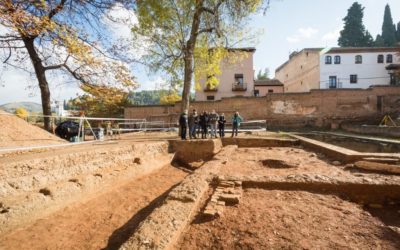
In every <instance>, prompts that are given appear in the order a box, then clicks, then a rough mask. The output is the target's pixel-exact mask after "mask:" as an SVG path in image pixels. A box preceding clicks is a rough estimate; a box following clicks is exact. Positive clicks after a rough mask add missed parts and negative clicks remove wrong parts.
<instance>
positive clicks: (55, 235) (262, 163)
mask: <svg viewBox="0 0 400 250" xmlns="http://www.w3.org/2000/svg"><path fill="white" fill-rule="evenodd" d="M319 153H320V152H318V151H308V150H306V149H303V148H302V146H301V145H299V141H298V140H291V139H289V140H285V139H258V138H249V139H247V138H238V139H237V138H234V139H231V138H227V139H223V140H217V139H216V140H198V141H178V140H171V141H169V142H160V143H156V142H154V143H153V142H146V143H142V144H135V145H131V144H129V145H115V146H107V147H101V148H97V149H91V150H89V151H85V152H79V151H74V152H64V153H62V154H58V155H56V156H55V154H54V153H52V154H47V155H46V154H45V155H43V154H42V155H40V157H38V158H37V159H34V160H32V159H30V160H27V159H24V158H23V157H22V158H21V159H13V161H10V163H8V165H7V167H3V166H2V167H1V171H2V173H4V174H5V176H8V178H4V179H0V195H1V196H0V202H1V204H0V205H1V206H0V209H1V211H5V212H4V213H3V212H1V213H0V222H1V223H2V225H4V226H3V227H2V230H3V231H2V233H1V234H0V248H5V249H21V248H29V249H43V248H48V249H59V248H68V249H99V248H101V249H118V248H122V249H137V248H139V247H142V248H143V249H151V248H154V247H155V248H160V249H165V248H169V247H175V248H182V249H189V248H190V241H193V242H194V244H195V246H198V247H210V246H211V245H213V246H214V245H215V246H224V244H228V242H224V241H223V240H220V239H230V237H231V236H229V237H228V236H227V235H224V233H223V232H222V228H223V227H224V226H226V227H228V228H232V230H233V231H235V234H236V231H237V232H239V235H241V236H240V237H239V236H232V237H234V238H232V242H236V241H238V240H239V243H238V245H237V246H238V247H242V248H243V247H250V248H260V247H268V246H272V247H277V246H285V245H287V246H290V245H291V244H292V243H293V242H291V241H279V240H278V238H272V241H273V242H274V244H272V245H268V244H269V242H265V241H264V240H262V239H263V237H264V238H265V237H267V238H268V237H270V232H271V231H270V230H267V231H265V230H261V231H260V234H259V235H258V236H257V237H255V238H254V235H253V234H256V231H257V228H258V227H262V226H263V225H261V224H259V225H258V224H257V223H255V224H254V226H253V227H250V226H249V223H248V222H247V220H248V221H250V222H252V221H253V220H255V219H256V218H255V217H254V216H256V217H257V216H263V215H262V214H263V213H264V214H265V213H267V214H268V213H271V211H274V210H273V209H272V210H271V211H270V210H269V209H267V208H265V207H264V208H263V206H264V205H265V204H263V202H267V201H269V202H274V201H275V200H276V197H281V196H282V197H286V198H285V199H282V200H279V199H278V200H279V202H280V203H279V204H278V203H277V207H281V208H283V210H282V211H281V214H282V215H281V216H284V215H285V214H292V213H293V211H292V210H291V209H287V210H285V209H284V207H285V206H288V204H295V205H296V204H297V205H298V206H303V205H304V204H303V203H302V202H301V201H302V200H303V199H305V198H307V199H308V200H309V201H310V204H314V206H315V207H318V206H322V205H321V203H324V204H325V205H326V206H332V207H334V208H332V207H331V208H326V209H325V210H324V209H322V208H324V207H321V209H322V210H323V211H324V213H322V212H321V214H318V209H316V210H315V211H314V210H313V211H311V210H307V209H311V207H312V206H311V205H310V206H309V208H305V209H304V211H303V212H304V214H307V213H317V215H318V216H319V217H318V216H317V217H318V218H325V217H326V216H327V215H329V213H331V212H332V211H331V210H329V209H333V210H335V208H337V207H340V204H342V203H343V202H345V203H346V202H348V203H346V204H347V205H346V206H348V208H349V209H350V210H351V211H355V212H354V213H355V217H354V218H356V217H357V214H358V215H360V216H361V215H362V211H366V210H364V208H365V207H368V208H370V209H376V208H377V207H379V208H380V209H381V210H380V211H375V216H376V217H377V218H378V219H376V220H375V219H371V217H370V215H371V214H372V211H371V214H369V213H368V214H369V215H366V214H365V215H363V216H365V219H367V221H368V223H369V224H368V226H367V227H368V230H367V231H363V229H360V230H361V231H357V230H358V229H357V230H355V231H353V233H375V234H379V232H378V231H376V230H377V226H376V225H378V224H379V223H382V225H385V226H386V225H387V221H388V219H387V220H386V221H385V222H382V221H384V220H383V219H382V220H381V217H382V218H384V216H383V215H382V211H392V210H393V211H396V210H395V209H396V207H397V206H398V205H399V201H400V184H399V183H400V176H395V175H381V174H378V173H363V172H357V171H356V172H354V171H349V170H348V169H346V168H345V167H344V166H343V165H339V166H337V165H332V164H331V158H325V157H324V156H323V155H322V154H319ZM185 168H186V169H190V171H186V170H185ZM46 176H47V177H46ZM49 176H51V177H52V178H49ZM6 179H7V181H5V180H6ZM220 179H223V180H227V181H229V180H232V181H237V182H238V183H240V188H241V191H240V192H239V193H241V194H243V195H242V197H243V198H241V201H240V202H239V203H238V204H235V201H236V200H235V197H232V195H231V196H229V195H230V194H229V195H227V196H224V197H222V198H221V199H225V200H224V201H225V202H226V204H231V205H232V204H233V206H229V207H228V206H227V207H226V208H224V209H225V210H224V211H226V212H222V216H216V217H215V218H212V220H209V221H202V219H201V218H202V216H203V213H204V211H205V208H206V207H207V203H208V202H210V201H211V200H212V195H213V193H214V191H215V190H216V188H217V187H215V185H216V184H215V183H218V180H220ZM32 180H34V181H32ZM35 180H36V181H35ZM224 185H227V184H224ZM219 190H223V188H221V187H220V188H219ZM221 192H222V191H221ZM235 192H236V191H235ZM235 192H233V194H235ZM236 193H237V192H236ZM253 193H254V194H255V195H256V196H260V198H262V199H264V200H263V201H257V200H254V199H252V198H251V197H252V194H253ZM292 194H293V195H294V196H295V197H297V198H298V199H297V200H296V199H295V200H291V198H290V196H291V195H292ZM220 196H221V195H219V196H218V197H217V200H218V199H220V198H219V197H220ZM23 197H28V199H23ZM263 197H264V198H263ZM335 197H336V198H335ZM230 201H234V202H233V203H230ZM242 201H244V202H242ZM322 201H323V202H322ZM277 202H278V201H277ZM267 203H268V202H267ZM267 203H266V204H267ZM220 204H222V203H221V202H220ZM252 204H254V205H255V207H257V206H259V207H260V211H259V212H258V213H256V212H254V216H252V215H251V214H252V212H249V214H246V212H245V211H246V210H247V209H249V211H252V209H250V208H249V207H251V206H252ZM352 204H353V205H352ZM325 205H324V206H325ZM388 207H390V209H392V210H390V209H389V208H388ZM274 209H277V208H274ZM360 211H361V212H360ZM343 213H344V214H342V215H343V216H346V213H347V212H343ZM365 213H367V212H365ZM250 215H251V216H250ZM381 215H382V216H381ZM249 216H250V217H249ZM391 216H392V215H391V214H390V213H389V212H388V213H386V217H388V218H391ZM247 217H249V218H247ZM291 217H292V218H293V220H297V221H298V223H299V224H303V225H306V224H307V223H310V222H309V221H307V220H303V219H304V218H303V217H301V215H299V214H296V215H293V216H291ZM199 218H200V220H199ZM241 218H243V220H245V219H246V223H243V221H240V222H235V223H236V224H237V225H240V228H235V227H234V224H232V222H233V221H234V220H236V219H239V220H242V219H241ZM352 218H353V217H352ZM275 219H276V220H280V217H275ZM260 221H262V220H260ZM327 221H328V222H329V223H331V224H332V223H334V220H333V217H332V218H330V219H327ZM392 221H393V220H392ZM353 222H354V223H356V222H357V221H356V219H354V220H353V221H352V223H353ZM260 223H261V222H260ZM288 223H289V222H288ZM377 223H378V224H377ZM396 223H397V222H396ZM396 223H395V225H393V226H395V227H397V226H400V225H397V224H396ZM246 224H247V226H248V228H247V229H246ZM289 224H290V223H289ZM293 225H294V224H293ZM313 225H315V227H317V228H318V226H319V224H318V223H316V224H313ZM276 227H277V228H279V227H282V228H283V224H279V223H278V224H276ZM319 229H321V230H322V228H319ZM339 229H340V227H339ZM339 229H337V230H336V231H335V233H334V234H333V235H334V237H336V236H335V235H336V233H338V232H339V231H340V230H339ZM246 230H247V231H248V232H250V234H248V235H247V236H246V233H245V232H246ZM271 230H272V229H271ZM282 230H283V229H282ZM277 232H278V234H274V235H279V234H280V235H282V232H281V231H279V230H278V231H277ZM315 232H317V230H316V231H314V232H309V234H310V235H312V234H313V233H315ZM347 233H348V234H351V233H352V232H350V231H348V232H347ZM381 233H383V234H385V235H390V234H388V231H387V232H386V231H384V232H381ZM298 236H299V235H294V236H293V239H296V237H298ZM306 236H307V232H305V234H304V235H303V237H305V239H306V241H307V242H311V241H312V240H313V239H314V238H312V237H311V238H310V237H309V238H307V237H306ZM224 237H225V238H224ZM285 237H286V238H290V237H292V236H290V235H285ZM299 237H300V236H299ZM337 237H339V236H337ZM218 238H219V239H218ZM253 238H254V239H258V240H256V241H251V240H250V241H251V242H248V243H246V242H247V241H248V240H249V239H253ZM267 238H266V239H267ZM389 238H390V239H391V236H390V237H389ZM235 239H236V240H235ZM379 239H381V241H379ZM314 240H317V241H318V238H315V239H314ZM332 241H333V242H335V241H334V239H333V238H332ZM378 241H379V242H380V243H381V245H382V246H385V247H387V248H391V246H392V245H393V244H392V243H393V242H394V243H395V244H397V242H396V241H393V242H392V241H390V240H389V239H386V238H379V237H378ZM240 242H241V243H240ZM307 242H306V243H307ZM306 243H305V244H303V245H302V246H304V247H306V246H307V244H306ZM177 244H178V245H177ZM210 244H211V245H210ZM229 244H230V243H229ZM235 244H236V243H235ZM371 244H372V243H371ZM178 246H179V247H178ZM235 246H236V245H232V247H235ZM332 246H333V247H335V246H336V247H339V246H340V245H339V244H334V245H332ZM368 246H369V247H373V246H374V245H362V244H361V245H356V247H368ZM321 247H328V246H326V245H323V244H322V243H321ZM191 249H193V248H191Z"/></svg>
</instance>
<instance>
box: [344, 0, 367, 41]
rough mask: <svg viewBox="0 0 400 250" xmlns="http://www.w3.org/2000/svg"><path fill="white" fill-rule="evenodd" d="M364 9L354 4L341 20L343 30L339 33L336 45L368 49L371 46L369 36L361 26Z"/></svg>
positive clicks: (356, 3) (362, 25)
mask: <svg viewBox="0 0 400 250" xmlns="http://www.w3.org/2000/svg"><path fill="white" fill-rule="evenodd" d="M363 17H364V7H362V6H361V4H359V3H358V2H354V3H353V5H352V6H351V7H350V8H349V9H348V11H347V16H346V17H345V18H343V21H344V28H343V30H342V31H341V32H340V37H339V40H338V44H339V46H341V47H370V46H372V45H373V38H372V36H371V34H370V33H369V32H368V31H366V29H365V26H364V24H363Z"/></svg>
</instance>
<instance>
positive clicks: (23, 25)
mask: <svg viewBox="0 0 400 250" xmlns="http://www.w3.org/2000/svg"><path fill="white" fill-rule="evenodd" d="M127 2H132V1H127ZM117 3H118V4H120V5H121V6H122V5H124V4H125V2H124V1H114V0H47V1H44V0H30V1H26V0H2V1H0V25H1V27H2V28H4V30H5V31H3V32H2V33H0V51H1V52H3V53H2V54H1V57H2V61H3V63H4V64H5V65H8V66H11V67H15V68H20V69H23V70H25V71H28V72H33V73H34V75H35V76H36V78H37V81H38V85H39V88H40V93H41V100H42V108H43V114H44V115H51V107H50V101H51V98H50V97H51V96H50V89H49V83H48V74H49V73H50V72H52V71H56V70H58V71H59V72H61V73H62V74H64V75H65V76H67V77H71V78H72V79H74V80H78V81H79V83H80V84H81V85H82V86H83V87H84V88H86V87H87V88H93V87H94V86H96V85H100V86H102V87H103V86H113V87H117V88H129V87H132V86H134V85H135V82H134V78H133V76H132V75H131V74H130V71H129V69H128V67H127V66H126V64H125V63H123V62H121V61H120V60H119V58H118V57H116V56H114V55H116V53H115V52H116V51H117V49H116V48H115V46H114V45H113V44H112V41H111V40H110V39H107V37H106V36H105V33H106V32H105V29H104V26H103V23H102V21H101V17H104V16H107V13H108V11H109V10H110V9H111V8H113V7H114V6H115V5H116V4H117ZM1 30H3V29H1ZM119 53H120V54H123V53H121V51H119ZM85 86H86V87H85ZM102 87H100V88H102ZM44 121H45V128H46V129H47V130H50V119H49V118H45V119H44Z"/></svg>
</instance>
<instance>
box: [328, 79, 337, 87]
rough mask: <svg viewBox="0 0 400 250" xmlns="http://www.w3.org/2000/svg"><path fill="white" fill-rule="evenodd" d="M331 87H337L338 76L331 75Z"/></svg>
mask: <svg viewBox="0 0 400 250" xmlns="http://www.w3.org/2000/svg"><path fill="white" fill-rule="evenodd" d="M329 88H330V89H336V88H337V77H336V76H329Z"/></svg>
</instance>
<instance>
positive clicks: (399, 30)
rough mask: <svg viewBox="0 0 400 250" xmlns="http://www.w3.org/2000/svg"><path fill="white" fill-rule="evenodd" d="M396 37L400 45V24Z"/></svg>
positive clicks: (399, 24) (399, 23)
mask: <svg viewBox="0 0 400 250" xmlns="http://www.w3.org/2000/svg"><path fill="white" fill-rule="evenodd" d="M396 37H397V42H398V43H400V22H398V23H397V32H396Z"/></svg>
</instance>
